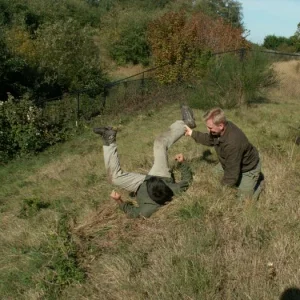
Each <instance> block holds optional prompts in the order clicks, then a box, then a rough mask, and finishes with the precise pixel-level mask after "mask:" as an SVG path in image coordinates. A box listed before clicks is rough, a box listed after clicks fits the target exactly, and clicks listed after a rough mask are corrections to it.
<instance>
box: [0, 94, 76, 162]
mask: <svg viewBox="0 0 300 300" xmlns="http://www.w3.org/2000/svg"><path fill="white" fill-rule="evenodd" d="M60 111H61V114H62V115H61V116H59V118H54V119H51V115H52V116H53V114H51V112H49V111H48V115H47V114H45V111H43V110H42V109H41V108H38V107H37V106H35V105H34V103H33V102H32V101H31V100H29V99H28V98H26V97H25V98H23V99H20V100H17V99H15V98H14V97H13V96H11V95H9V97H8V101H6V102H0V125H1V130H0V142H1V143H0V161H1V162H6V161H8V160H9V159H12V158H14V157H16V156H20V155H24V154H29V153H37V152H39V151H42V150H43V149H45V148H46V147H47V146H49V145H52V144H54V143H57V142H59V141H64V140H65V139H66V138H67V136H68V135H69V130H68V127H67V123H68V122H69V120H70V118H71V116H70V115H68V114H66V113H65V111H63V109H61V110H60Z"/></svg>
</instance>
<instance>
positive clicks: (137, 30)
mask: <svg viewBox="0 0 300 300" xmlns="http://www.w3.org/2000/svg"><path fill="white" fill-rule="evenodd" d="M146 30H147V24H146V22H137V21H136V20H134V21H131V22H130V23H128V24H126V26H125V28H124V29H123V30H122V31H121V33H120V36H119V38H118V40H116V41H115V42H114V43H113V44H112V45H111V46H110V55H111V57H112V58H113V59H114V60H115V61H116V62H117V63H118V64H119V65H125V64H127V63H133V64H139V63H141V64H143V65H144V66H146V65H148V64H149V57H150V49H149V45H148V42H147V38H146Z"/></svg>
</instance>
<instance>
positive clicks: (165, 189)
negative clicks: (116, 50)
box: [94, 106, 196, 218]
mask: <svg viewBox="0 0 300 300" xmlns="http://www.w3.org/2000/svg"><path fill="white" fill-rule="evenodd" d="M181 113H182V120H180V121H179V120H178V121H176V122H174V123H173V124H172V125H171V126H170V127H169V129H168V130H167V131H166V132H164V133H162V134H160V135H159V136H158V137H157V138H156V139H155V141H154V147H153V150H154V164H153V166H152V168H151V170H150V171H149V173H148V175H143V174H139V173H130V172H125V171H123V170H122V169H121V166H120V162H119V158H118V153H117V144H116V135H117V131H116V130H114V129H113V128H112V127H109V126H107V127H99V128H94V132H95V133H96V134H99V135H100V136H101V137H102V140H103V155H104V163H105V168H106V171H107V174H108V177H109V180H110V182H111V183H112V184H113V185H115V186H117V187H119V188H122V189H125V190H127V191H129V192H131V193H134V194H135V196H136V201H137V204H138V206H134V205H133V204H132V203H130V202H124V201H123V200H122V198H121V195H120V194H118V193H117V192H115V191H112V193H111V195H110V196H111V198H112V199H114V200H115V201H116V202H117V204H118V205H119V208H120V209H121V210H123V211H124V212H125V213H126V214H127V215H128V216H129V217H131V218H137V217H146V218H147V217H150V216H151V215H152V214H153V213H154V212H156V211H157V210H158V209H159V208H160V207H161V206H163V205H165V204H166V203H167V202H169V201H171V200H172V198H173V196H175V195H178V194H180V193H182V192H184V191H186V190H187V189H188V187H189V185H190V183H191V182H192V179H193V177H192V171H191V169H190V167H189V165H188V164H187V162H186V161H185V159H184V156H183V154H177V155H176V156H175V160H176V161H177V163H178V165H177V166H178V168H179V170H180V172H181V180H180V181H179V182H177V183H176V182H175V181H174V178H173V176H172V174H171V172H170V169H169V164H168V154H167V151H168V149H169V148H170V147H171V146H172V145H173V144H174V143H175V142H176V141H177V140H179V139H180V138H181V137H182V136H184V134H185V130H186V129H185V128H186V127H185V125H187V126H188V127H189V128H195V127H196V124H195V120H194V116H193V112H192V110H191V109H190V108H189V107H188V106H182V107H181Z"/></svg>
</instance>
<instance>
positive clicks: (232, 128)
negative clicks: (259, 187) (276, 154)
mask: <svg viewBox="0 0 300 300" xmlns="http://www.w3.org/2000/svg"><path fill="white" fill-rule="evenodd" d="M192 138H193V139H194V140H195V141H196V142H197V143H200V144H203V145H206V146H214V148H215V150H216V152H217V155H218V158H219V161H220V163H221V165H222V167H223V170H224V176H223V179H222V183H223V184H225V185H229V186H234V185H236V184H237V183H238V180H239V178H240V175H241V173H244V172H248V171H251V170H253V169H254V168H255V167H256V165H257V164H258V161H259V155H258V151H257V150H256V148H255V147H254V146H253V145H252V144H251V143H250V142H249V141H248V139H247V137H246V135H245V134H244V133H243V131H242V130H241V129H239V128H238V127H237V126H236V125H234V124H233V123H232V122H228V123H227V125H226V129H225V132H224V134H223V135H222V136H220V137H218V136H214V135H211V134H209V133H202V132H199V131H193V132H192Z"/></svg>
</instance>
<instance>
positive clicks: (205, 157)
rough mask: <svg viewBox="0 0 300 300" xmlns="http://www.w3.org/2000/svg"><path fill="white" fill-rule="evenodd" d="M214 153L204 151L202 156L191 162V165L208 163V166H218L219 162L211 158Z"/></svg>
mask: <svg viewBox="0 0 300 300" xmlns="http://www.w3.org/2000/svg"><path fill="white" fill-rule="evenodd" d="M211 155H212V152H211V151H210V150H209V149H207V150H204V151H203V153H202V156H199V157H194V158H192V159H191V160H190V162H191V163H201V162H203V161H205V162H207V163H208V164H216V163H217V162H218V160H216V159H213V158H211V157H210V156H211Z"/></svg>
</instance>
